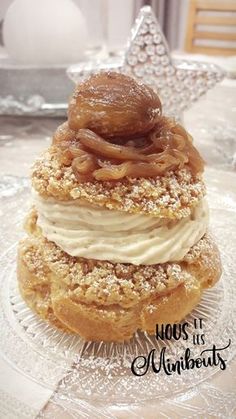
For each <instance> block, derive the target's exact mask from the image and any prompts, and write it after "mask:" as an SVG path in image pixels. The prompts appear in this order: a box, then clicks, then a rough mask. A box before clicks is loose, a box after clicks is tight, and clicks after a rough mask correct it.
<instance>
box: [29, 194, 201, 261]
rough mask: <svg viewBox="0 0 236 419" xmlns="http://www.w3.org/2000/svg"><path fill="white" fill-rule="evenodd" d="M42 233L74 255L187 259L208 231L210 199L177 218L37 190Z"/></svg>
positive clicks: (119, 259) (39, 222)
mask: <svg viewBox="0 0 236 419" xmlns="http://www.w3.org/2000/svg"><path fill="white" fill-rule="evenodd" d="M34 204H35V206H36V209H37V212H38V215H39V217H38V225H39V226H40V227H41V229H42V232H43V235H44V236H45V237H46V238H47V239H48V240H50V241H53V242H54V243H56V244H57V245H58V246H59V247H60V248H61V249H63V250H64V251H65V252H66V253H68V254H69V255H71V256H80V257H84V258H87V259H98V260H108V261H111V262H120V263H132V264H134V265H141V264H143V265H152V264H156V263H165V262H172V261H178V260H181V259H183V257H184V256H185V255H186V253H187V252H188V251H189V249H190V248H191V247H192V246H193V245H194V244H195V243H197V242H198V241H199V240H200V239H201V237H202V236H203V235H204V234H205V232H206V229H207V226H208V205H207V202H206V200H205V199H204V200H202V201H201V202H200V203H199V205H198V206H197V207H196V208H195V209H194V210H193V212H192V214H191V216H189V217H186V218H183V219H182V220H178V221H170V222H167V221H166V220H160V219H158V218H155V217H153V216H149V215H140V214H129V213H125V212H121V211H113V210H108V209H105V208H99V207H92V206H86V205H81V203H79V201H76V200H75V201H65V202H62V201H56V200H54V199H52V198H49V199H42V198H41V197H39V196H38V195H37V194H36V193H35V192H34Z"/></svg>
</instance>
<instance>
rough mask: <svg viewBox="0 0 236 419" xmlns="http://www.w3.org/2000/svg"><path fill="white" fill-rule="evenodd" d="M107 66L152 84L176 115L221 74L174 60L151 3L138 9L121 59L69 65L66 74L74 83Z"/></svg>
mask: <svg viewBox="0 0 236 419" xmlns="http://www.w3.org/2000/svg"><path fill="white" fill-rule="evenodd" d="M107 69H113V70H115V71H120V72H123V73H127V74H130V75H132V76H133V77H135V78H136V79H138V80H140V81H142V82H145V83H146V84H149V85H151V86H152V88H153V89H155V90H157V91H158V94H159V95H160V98H161V101H162V104H163V112H164V113H165V114H166V115H173V116H175V117H177V118H179V117H180V115H181V114H182V112H183V111H184V110H185V109H187V108H189V107H190V105H191V103H193V102H195V101H196V100H198V98H199V97H200V96H202V95H203V94H204V93H206V92H207V91H208V90H209V89H211V88H212V87H213V86H214V85H215V84H216V83H218V82H220V81H221V80H222V79H223V77H224V73H223V71H222V70H221V69H220V68H219V67H218V66H216V65H215V64H209V63H203V62H194V61H187V60H184V61H183V60H173V59H172V58H171V54H170V51H169V48H168V44H167V41H166V39H165V37H164V35H163V32H162V30H161V27H160V25H159V23H158V21H157V19H156V17H155V14H154V12H153V10H152V8H151V7H150V6H145V7H143V8H142V9H141V10H140V12H139V15H138V18H137V20H136V22H135V24H134V26H133V28H132V30H131V36H130V39H129V41H128V46H127V48H126V51H125V53H124V56H123V58H122V59H119V60H117V59H116V60H113V61H112V60H111V59H110V60H108V61H105V62H103V63H101V62H99V61H94V62H90V63H82V64H80V65H76V66H72V67H70V68H69V69H68V71H67V73H68V75H69V77H70V78H71V79H72V80H73V81H75V82H76V83H77V82H79V81H81V79H83V78H85V77H87V76H88V75H89V74H91V73H96V72H98V71H102V70H107Z"/></svg>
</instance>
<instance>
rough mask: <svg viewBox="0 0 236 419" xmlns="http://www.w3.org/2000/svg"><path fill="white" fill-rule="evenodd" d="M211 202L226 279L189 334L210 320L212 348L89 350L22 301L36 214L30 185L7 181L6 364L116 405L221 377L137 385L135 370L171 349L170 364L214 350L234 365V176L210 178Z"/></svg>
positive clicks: (145, 344) (186, 376)
mask: <svg viewBox="0 0 236 419" xmlns="http://www.w3.org/2000/svg"><path fill="white" fill-rule="evenodd" d="M206 177H207V184H208V196H209V203H210V208H211V231H212V232H213V234H214V236H215V237H216V240H217V243H218V245H219V248H220V251H221V256H222V262H223V275H222V278H221V280H220V282H219V283H218V284H217V286H215V287H214V288H213V289H211V290H207V291H205V292H204V295H203V297H202V300H201V302H200V304H199V305H198V306H197V307H196V309H195V310H194V311H193V312H192V313H191V314H190V315H189V316H188V317H187V318H186V319H185V321H187V322H188V323H189V325H190V326H189V329H188V330H189V333H190V335H191V333H192V332H193V322H194V319H196V318H197V319H199V318H201V319H203V332H204V334H205V339H206V341H205V345H201V346H198V345H193V342H192V340H191V339H188V340H187V341H184V340H182V339H181V340H179V341H172V340H170V341H165V342H164V343H163V342H160V341H157V340H156V339H155V337H154V336H149V335H148V334H145V333H141V332H138V333H137V334H136V335H135V336H134V338H133V339H132V340H131V341H130V342H128V343H125V344H114V343H109V344H107V343H103V342H101V343H92V342H85V341H83V340H82V339H81V338H80V337H76V336H70V335H67V334H65V333H61V332H59V331H58V330H56V329H54V328H52V327H51V326H49V325H47V324H46V323H44V322H42V321H41V320H39V319H38V318H37V317H36V316H35V315H34V314H33V313H32V312H31V311H30V310H29V309H28V308H27V306H26V305H25V303H24V302H23V301H22V299H21V297H20V295H19V293H18V288H17V282H16V249H17V242H18V240H19V239H20V238H21V237H22V236H23V231H22V227H21V225H22V221H23V218H24V216H25V213H26V211H27V208H28V207H29V206H30V203H29V197H30V194H29V186H28V182H27V181H26V180H22V179H20V178H15V177H10V176H5V177H3V178H2V179H1V181H0V197H1V205H0V215H1V218H2V222H1V227H2V235H1V239H0V249H1V257H0V330H1V340H0V356H2V357H4V358H5V359H6V360H7V362H9V363H10V364H11V365H12V366H14V368H17V369H18V370H19V371H21V373H22V374H25V375H27V376H28V377H30V378H31V379H32V380H35V381H37V382H38V383H40V384H41V385H44V386H45V387H47V388H51V389H55V385H57V391H59V392H60V394H61V395H63V397H65V398H67V399H70V400H81V399H82V400H90V401H91V400H94V401H97V402H100V401H104V398H106V397H107V398H109V402H113V403H132V402H141V401H143V402H144V401H147V400H154V399H164V398H169V397H170V396H172V395H173V394H182V393H185V392H186V391H187V390H188V389H190V388H191V387H193V386H196V385H197V384H198V383H200V382H203V381H205V380H207V379H208V378H209V377H210V376H212V374H215V373H216V372H218V371H219V367H208V368H204V367H203V368H200V369H192V370H189V371H183V372H182V373H181V375H178V374H176V373H174V374H172V376H171V377H170V376H167V375H166V374H165V373H163V371H161V372H160V373H158V374H154V373H153V372H152V371H149V372H148V373H147V374H146V375H144V376H143V377H135V376H134V375H133V374H132V372H131V369H130V366H131V363H132V361H133V359H134V358H135V357H137V356H138V355H145V356H146V355H147V354H148V353H149V352H150V350H151V349H153V348H156V349H157V353H160V350H161V348H162V347H163V345H164V346H166V347H167V350H166V351H167V353H168V358H169V359H171V361H176V360H178V359H179V358H180V356H182V355H183V354H184V351H185V349H186V347H189V348H190V350H191V353H192V356H193V357H197V356H199V354H200V352H201V351H203V350H204V349H209V348H211V347H212V345H213V344H215V345H216V347H217V348H220V347H224V346H226V345H227V344H228V342H229V339H231V345H230V347H229V348H228V349H226V350H225V351H224V352H223V354H224V359H226V360H227V364H228V363H229V362H230V361H231V359H232V358H233V356H234V355H235V349H236V345H235V342H236V341H235V336H236V330H235V326H234V321H235V318H236V294H235V293H234V283H235V270H236V269H235V268H236V262H235V249H236V236H235V231H236V191H235V189H234V185H235V184H236V176H235V175H234V174H232V173H227V172H223V171H216V170H213V169H210V170H209V169H208V170H207V176H206Z"/></svg>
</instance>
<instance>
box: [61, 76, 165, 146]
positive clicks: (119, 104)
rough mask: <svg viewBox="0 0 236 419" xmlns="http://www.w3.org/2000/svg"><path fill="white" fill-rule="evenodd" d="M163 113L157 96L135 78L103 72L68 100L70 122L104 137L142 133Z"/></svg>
mask: <svg viewBox="0 0 236 419" xmlns="http://www.w3.org/2000/svg"><path fill="white" fill-rule="evenodd" d="M160 115H161V102H160V99H159V97H158V95H157V94H156V93H155V92H154V91H153V90H152V89H151V88H150V87H149V86H146V85H144V84H139V83H138V82H136V81H135V80H134V79H133V78H131V77H129V76H127V75H124V74H120V73H115V72H101V73H99V74H95V75H92V76H90V77H89V79H87V80H86V81H84V82H83V83H81V84H80V85H78V87H77V88H76V90H75V93H74V94H73V96H72V98H71V100H70V102H69V110H68V124H69V127H70V129H72V130H73V131H78V130H79V129H81V128H88V129H90V130H92V131H94V132H95V133H96V134H99V135H101V136H102V137H104V138H107V139H109V138H111V139H112V138H115V137H117V138H125V137H135V136H142V135H143V134H146V133H147V132H149V131H150V130H151V129H152V128H153V127H154V126H155V124H156V122H157V120H158V118H159V117H160Z"/></svg>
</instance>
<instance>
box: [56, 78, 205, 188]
mask: <svg viewBox="0 0 236 419" xmlns="http://www.w3.org/2000/svg"><path fill="white" fill-rule="evenodd" d="M53 144H54V145H56V146H57V147H58V155H59V158H60V159H61V160H62V162H63V164H65V165H72V168H73V171H74V174H75V176H76V177H77V179H78V180H79V181H81V182H84V181H92V180H93V179H96V180H100V181H106V180H119V179H122V178H124V177H126V176H129V177H133V178H139V177H144V178H149V177H156V176H161V175H164V174H165V173H166V172H168V171H170V170H176V169H181V168H182V167H184V166H188V167H189V168H190V170H191V172H192V173H193V175H195V174H197V173H201V172H202V171H203V169H204V162H203V159H202V158H201V156H200V154H199V153H198V151H197V150H196V148H195V147H194V146H193V143H192V137H191V136H190V135H189V134H188V133H187V131H186V130H185V129H184V128H183V127H182V126H181V125H180V124H178V123H177V122H176V121H175V120H174V119H171V118H167V117H165V116H161V102H160V99H159V97H158V95H157V94H156V93H155V92H154V91H153V90H151V89H150V88H149V87H147V86H145V85H142V84H139V83H137V82H136V81H135V80H134V79H132V78H130V77H128V76H125V75H123V74H119V73H113V72H112V73H111V72H108V73H99V74H97V75H94V76H91V77H90V78H89V79H88V80H87V81H85V82H84V83H82V84H81V85H80V86H79V87H78V88H77V89H76V91H75V94H74V95H73V97H72V99H71V101H70V104H69V111H68V122H65V123H64V124H62V125H61V126H59V127H58V129H57V131H56V132H55V134H54V137H53Z"/></svg>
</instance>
